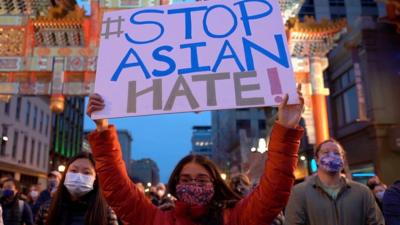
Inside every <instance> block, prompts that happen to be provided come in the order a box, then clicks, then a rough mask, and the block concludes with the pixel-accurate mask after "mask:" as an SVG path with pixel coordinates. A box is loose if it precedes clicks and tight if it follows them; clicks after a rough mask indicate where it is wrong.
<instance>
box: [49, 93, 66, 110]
mask: <svg viewBox="0 0 400 225" xmlns="http://www.w3.org/2000/svg"><path fill="white" fill-rule="evenodd" d="M64 102H65V97H64V96H63V95H61V94H54V95H52V96H51V98H50V110H51V111H52V112H55V113H62V112H63V111H64Z"/></svg>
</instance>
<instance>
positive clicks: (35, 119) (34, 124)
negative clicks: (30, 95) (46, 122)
mask: <svg viewBox="0 0 400 225" xmlns="http://www.w3.org/2000/svg"><path fill="white" fill-rule="evenodd" d="M37 114H38V108H37V106H35V107H34V108H33V129H34V130H36V122H37Z"/></svg>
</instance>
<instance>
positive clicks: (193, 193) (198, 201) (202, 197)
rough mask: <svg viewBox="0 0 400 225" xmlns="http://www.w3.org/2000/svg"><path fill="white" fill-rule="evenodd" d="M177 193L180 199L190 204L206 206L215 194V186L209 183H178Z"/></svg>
mask: <svg viewBox="0 0 400 225" xmlns="http://www.w3.org/2000/svg"><path fill="white" fill-rule="evenodd" d="M176 195H177V197H178V199H179V200H180V201H182V202H185V203H186V204H189V205H198V206H205V205H207V204H208V203H209V202H210V201H211V199H212V197H213V195H214V186H213V184H212V183H209V184H202V185H199V184H195V183H194V184H178V185H177V186H176Z"/></svg>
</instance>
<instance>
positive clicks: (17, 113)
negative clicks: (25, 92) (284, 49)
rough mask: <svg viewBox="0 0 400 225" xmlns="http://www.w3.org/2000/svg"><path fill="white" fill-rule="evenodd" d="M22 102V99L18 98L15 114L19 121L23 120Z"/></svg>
mask: <svg viewBox="0 0 400 225" xmlns="http://www.w3.org/2000/svg"><path fill="white" fill-rule="evenodd" d="M21 102H22V99H21V97H18V98H17V110H16V113H15V119H17V120H18V121H19V119H20V118H21Z"/></svg>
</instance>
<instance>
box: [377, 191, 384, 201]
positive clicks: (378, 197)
mask: <svg viewBox="0 0 400 225" xmlns="http://www.w3.org/2000/svg"><path fill="white" fill-rule="evenodd" d="M384 195H385V191H380V192H377V193H376V194H375V196H376V198H377V199H378V200H379V201H380V202H382V200H383V196H384Z"/></svg>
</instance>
